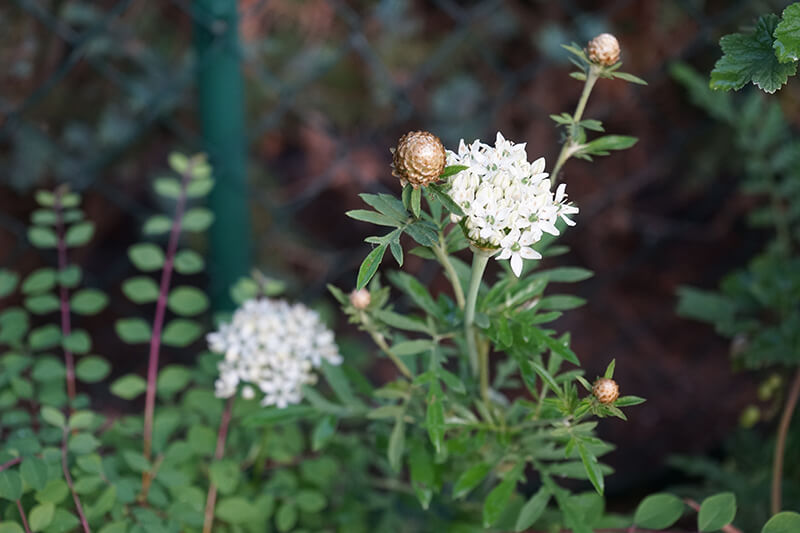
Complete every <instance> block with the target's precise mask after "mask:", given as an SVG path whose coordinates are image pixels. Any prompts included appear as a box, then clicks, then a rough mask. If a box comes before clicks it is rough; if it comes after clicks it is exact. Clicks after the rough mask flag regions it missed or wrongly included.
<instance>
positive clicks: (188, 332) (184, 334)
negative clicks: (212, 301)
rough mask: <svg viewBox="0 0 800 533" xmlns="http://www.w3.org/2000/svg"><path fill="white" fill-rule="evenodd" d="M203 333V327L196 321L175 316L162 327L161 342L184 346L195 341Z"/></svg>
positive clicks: (178, 346) (168, 344)
mask: <svg viewBox="0 0 800 533" xmlns="http://www.w3.org/2000/svg"><path fill="white" fill-rule="evenodd" d="M202 334H203V328H202V327H200V324H198V323H197V322H194V321H191V320H186V319H184V318H176V319H174V320H171V321H170V322H169V323H168V324H167V327H165V328H164V334H163V335H162V337H161V342H163V343H164V344H165V345H166V346H172V347H175V348H185V347H186V346H189V345H190V344H191V343H193V342H194V341H196V340H197V339H198V338H199V337H200V335H202Z"/></svg>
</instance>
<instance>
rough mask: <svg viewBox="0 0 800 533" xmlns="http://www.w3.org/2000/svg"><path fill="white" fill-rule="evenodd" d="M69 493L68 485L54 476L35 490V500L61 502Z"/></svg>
mask: <svg viewBox="0 0 800 533" xmlns="http://www.w3.org/2000/svg"><path fill="white" fill-rule="evenodd" d="M68 495H69V487H68V486H67V484H66V483H65V482H64V480H63V479H60V478H56V479H51V480H50V481H48V482H47V485H45V487H44V488H43V489H42V490H40V491H38V492H36V501H38V502H40V503H47V502H50V503H56V504H57V503H61V502H62V501H64V500H65V499H66V498H67V496H68Z"/></svg>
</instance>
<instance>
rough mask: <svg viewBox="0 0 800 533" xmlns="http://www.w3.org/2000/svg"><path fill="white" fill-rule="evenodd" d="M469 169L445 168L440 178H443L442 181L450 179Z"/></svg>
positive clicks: (456, 166)
mask: <svg viewBox="0 0 800 533" xmlns="http://www.w3.org/2000/svg"><path fill="white" fill-rule="evenodd" d="M468 168H469V167H468V166H465V165H449V166H446V167H444V170H443V171H442V173H441V174H440V175H439V177H440V178H442V179H444V178H449V177H450V176H453V175H455V174H458V173H459V172H461V171H462V170H467V169H468Z"/></svg>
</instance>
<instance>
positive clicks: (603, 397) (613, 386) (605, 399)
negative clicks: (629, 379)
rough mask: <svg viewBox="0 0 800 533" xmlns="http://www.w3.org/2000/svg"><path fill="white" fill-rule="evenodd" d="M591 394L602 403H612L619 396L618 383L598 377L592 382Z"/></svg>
mask: <svg viewBox="0 0 800 533" xmlns="http://www.w3.org/2000/svg"><path fill="white" fill-rule="evenodd" d="M592 394H594V397H595V398H597V401H599V402H600V403H602V404H605V405H608V404H611V403H614V400H616V399H617V398H619V385H617V382H616V381H614V380H613V379H608V378H600V379H598V380H597V381H595V382H594V386H593V387H592Z"/></svg>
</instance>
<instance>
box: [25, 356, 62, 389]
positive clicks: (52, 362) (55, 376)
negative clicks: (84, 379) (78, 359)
mask: <svg viewBox="0 0 800 533" xmlns="http://www.w3.org/2000/svg"><path fill="white" fill-rule="evenodd" d="M65 375H66V369H65V368H64V363H62V362H61V361H60V360H58V359H56V358H55V357H41V358H39V359H38V360H37V361H36V363H35V364H34V366H33V372H32V373H31V377H32V378H33V379H35V380H36V381H39V382H42V383H46V382H48V381H54V380H60V379H63V378H64V376H65Z"/></svg>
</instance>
